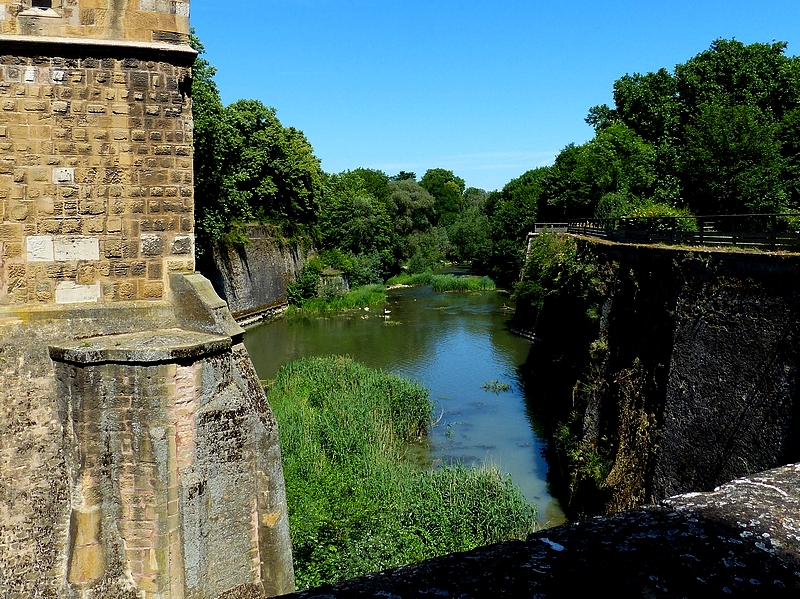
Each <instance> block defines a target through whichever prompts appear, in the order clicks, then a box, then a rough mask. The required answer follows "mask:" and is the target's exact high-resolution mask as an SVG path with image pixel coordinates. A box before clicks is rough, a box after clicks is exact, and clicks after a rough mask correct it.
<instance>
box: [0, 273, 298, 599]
mask: <svg viewBox="0 0 800 599" xmlns="http://www.w3.org/2000/svg"><path fill="white" fill-rule="evenodd" d="M173 279H176V277H173ZM173 286H174V287H175V288H176V289H180V296H179V297H180V298H183V303H182V304H181V303H178V304H177V305H172V304H168V303H166V302H156V303H153V302H138V303H129V304H127V305H119V304H117V305H111V306H108V307H96V308H88V309H87V308H82V309H81V308H77V307H76V308H74V309H72V310H67V311H59V310H58V309H57V308H55V307H40V308H30V307H25V308H19V310H18V311H17V312H16V313H12V312H11V311H9V310H6V312H5V318H4V319H3V320H2V322H0V409H2V418H0V438H2V444H1V445H0V460H1V461H0V595H2V596H8V597H15V596H16V597H34V596H53V597H65V598H73V597H75V598H77V597H81V598H82V597H87V598H88V597H92V598H105V597H131V598H133V597H136V598H141V597H147V598H151V597H152V598H156V597H158V598H167V597H169V598H179V597H208V598H216V597H218V596H222V595H225V593H228V592H231V591H232V590H234V589H249V591H248V592H258V593H266V594H269V595H272V594H279V593H282V592H287V591H290V590H292V588H293V574H292V564H291V543H290V539H289V532H288V520H287V516H286V514H287V511H286V503H285V493H284V489H283V476H282V472H281V464H280V449H279V445H278V438H277V426H276V424H275V421H274V418H273V416H272V414H271V411H270V409H269V405H268V403H267V400H266V397H265V395H264V392H263V390H262V389H261V387H260V384H259V381H258V376H257V374H256V373H255V370H254V369H253V366H252V363H251V362H250V358H249V356H248V355H247V352H246V350H245V349H244V346H243V345H242V344H241V341H240V336H241V333H242V331H241V329H239V328H238V327H237V326H236V324H235V323H234V321H233V319H232V318H231V316H230V313H229V312H227V309H226V308H225V305H224V302H221V300H219V298H218V297H216V296H215V295H213V291H211V292H210V293H209V290H210V289H211V286H210V284H209V283H208V281H205V280H204V279H202V277H200V276H199V275H189V276H188V277H183V276H182V275H181V276H179V277H177V280H175V281H174V283H173ZM208 300H210V301H208ZM154 327H158V330H152V329H153V328H154ZM190 329H191V330H190ZM192 330H193V331H196V332H192ZM231 336H233V339H232V337H231ZM48 347H50V350H49V352H48ZM51 356H52V359H51ZM243 592H244V591H243Z"/></svg>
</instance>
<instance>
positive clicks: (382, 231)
mask: <svg viewBox="0 0 800 599" xmlns="http://www.w3.org/2000/svg"><path fill="white" fill-rule="evenodd" d="M193 41H194V43H195V45H196V47H198V48H199V49H200V50H202V46H201V45H200V44H199V42H198V41H197V40H196V39H193ZM785 50H786V44H785V43H783V42H773V43H771V44H749V45H746V44H743V43H741V42H739V41H736V40H722V39H720V40H716V41H715V42H713V43H712V44H711V46H710V48H708V49H707V50H704V51H702V52H700V53H699V54H697V55H696V56H694V57H693V58H690V59H689V60H687V61H686V62H685V63H682V64H678V65H677V66H676V67H675V68H674V69H673V70H672V71H668V70H667V69H665V68H662V69H658V70H656V71H654V72H650V73H646V74H639V73H634V74H632V75H631V74H627V75H624V76H622V77H620V78H619V79H618V80H617V81H615V82H614V84H613V97H614V103H613V106H607V105H601V106H595V107H592V108H590V109H589V113H588V116H587V118H586V121H587V122H588V123H589V124H591V125H592V126H593V127H594V129H595V135H594V137H593V138H592V139H590V140H589V141H587V142H586V143H583V144H580V145H576V144H569V145H567V146H566V147H565V148H564V149H563V150H562V151H561V152H560V153H559V154H558V156H557V157H556V159H555V161H554V164H553V165H552V166H549V167H540V168H535V169H533V170H530V171H528V172H526V173H524V174H522V175H521V176H520V177H518V178H516V179H514V180H512V181H510V182H509V183H508V184H507V185H506V186H505V187H503V189H502V190H501V191H494V192H490V193H487V192H485V191H484V190H481V189H476V188H469V189H466V184H465V181H464V180H463V179H462V178H461V177H459V176H457V175H456V174H455V173H454V172H453V171H451V170H447V169H444V168H431V169H428V170H427V171H426V172H425V174H424V175H423V176H422V178H421V179H420V180H419V182H417V175H416V174H415V173H413V172H408V171H400V172H398V173H397V174H395V175H391V176H390V175H388V174H386V173H384V172H382V171H380V170H376V169H370V168H357V169H355V170H352V171H345V172H343V173H339V174H333V175H326V174H324V173H322V171H321V169H320V163H319V161H318V160H317V158H316V157H315V156H314V154H313V150H312V148H311V145H310V144H309V143H308V141H307V140H306V138H305V137H304V136H303V134H302V132H300V131H298V130H297V129H294V128H292V127H288V128H287V127H283V126H282V125H281V123H280V121H278V119H277V116H276V114H275V111H274V109H271V108H268V107H266V106H264V105H263V104H261V103H260V102H258V101H254V100H241V101H239V102H235V103H234V104H231V105H230V106H223V104H222V102H221V101H220V97H219V92H218V91H217V88H216V86H215V84H214V80H213V77H214V72H215V71H214V68H213V67H212V66H211V65H210V64H208V62H207V61H205V60H204V59H203V58H202V56H201V57H199V58H198V60H197V63H196V65H195V69H194V81H193V94H194V122H195V176H196V207H197V208H196V215H197V230H198V233H199V237H200V243H201V247H202V243H203V241H202V240H203V238H207V239H214V238H218V237H219V236H220V235H221V234H223V233H225V232H226V231H228V230H230V229H231V227H235V223H236V222H237V221H247V220H252V219H259V220H264V221H269V222H273V223H277V224H280V225H281V226H282V227H283V228H284V230H288V231H292V232H295V231H297V230H305V231H307V232H308V233H309V234H310V235H311V236H312V237H313V240H314V241H315V243H316V244H317V245H318V247H319V248H320V249H321V250H323V254H324V256H326V258H325V259H326V260H328V262H329V263H330V264H331V265H336V266H337V267H339V268H343V269H345V270H348V272H351V274H352V276H354V277H356V278H357V279H359V280H369V281H372V280H375V279H376V277H378V276H379V274H381V276H382V275H383V274H386V273H390V272H393V271H396V270H397V269H398V268H399V267H400V265H401V264H405V265H406V266H407V267H408V268H409V269H411V270H423V269H427V268H432V267H435V266H436V265H437V264H440V263H441V261H443V260H448V259H451V260H458V261H462V262H471V263H472V264H473V267H475V268H476V269H478V270H484V271H488V272H490V273H491V274H492V275H493V276H495V277H497V278H498V279H499V280H500V281H501V282H506V283H508V282H511V281H513V280H515V279H516V278H517V276H518V274H519V272H520V268H521V266H522V252H523V245H524V239H525V236H526V234H527V233H528V231H530V230H531V229H532V228H533V226H534V223H535V222H536V221H537V220H540V221H558V220H562V219H569V218H576V217H580V218H583V217H592V216H599V217H620V216H642V215H644V216H653V215H657V216H660V215H676V214H686V213H687V212H692V213H695V214H714V213H742V212H769V211H785V210H798V209H799V208H800V60H799V59H797V58H795V57H789V56H786V54H785ZM356 273H360V274H356Z"/></svg>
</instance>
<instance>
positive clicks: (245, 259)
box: [200, 225, 306, 320]
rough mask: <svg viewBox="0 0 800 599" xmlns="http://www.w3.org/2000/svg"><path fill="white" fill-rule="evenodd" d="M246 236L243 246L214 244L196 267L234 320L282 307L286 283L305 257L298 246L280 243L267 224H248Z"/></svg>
mask: <svg viewBox="0 0 800 599" xmlns="http://www.w3.org/2000/svg"><path fill="white" fill-rule="evenodd" d="M247 237H248V239H249V240H250V243H247V244H244V245H218V246H216V247H215V248H214V249H213V251H212V255H211V256H210V257H209V258H207V259H206V260H205V261H204V263H203V264H202V265H201V266H200V268H201V270H202V271H203V274H205V275H206V276H207V277H208V278H209V279H210V280H211V281H212V283H213V284H214V288H215V289H216V290H217V292H218V293H219V294H220V295H221V296H222V297H223V298H225V300H226V301H227V302H228V306H230V310H231V312H232V313H233V315H234V317H236V318H237V320H247V319H248V318H257V317H258V316H259V315H261V314H264V313H269V312H270V311H272V310H274V309H276V308H279V307H281V306H284V305H285V304H286V286H287V285H288V284H289V283H291V282H292V281H294V280H295V278H296V275H297V274H298V273H299V272H300V270H301V269H302V268H303V264H304V263H305V258H306V253H305V251H304V249H303V248H302V247H301V246H300V245H288V244H285V243H282V242H281V241H280V240H279V239H278V238H277V237H276V236H275V235H274V234H273V233H272V231H271V229H270V228H269V227H267V226H264V225H250V226H248V227H247Z"/></svg>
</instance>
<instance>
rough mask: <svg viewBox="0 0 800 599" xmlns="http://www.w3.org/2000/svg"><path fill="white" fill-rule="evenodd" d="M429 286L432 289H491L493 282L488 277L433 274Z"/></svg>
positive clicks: (493, 286) (493, 285)
mask: <svg viewBox="0 0 800 599" xmlns="http://www.w3.org/2000/svg"><path fill="white" fill-rule="evenodd" d="M431 287H432V288H433V290H434V291H491V290H492V289H495V284H494V281H492V280H491V279H490V278H489V277H457V276H455V275H433V277H431Z"/></svg>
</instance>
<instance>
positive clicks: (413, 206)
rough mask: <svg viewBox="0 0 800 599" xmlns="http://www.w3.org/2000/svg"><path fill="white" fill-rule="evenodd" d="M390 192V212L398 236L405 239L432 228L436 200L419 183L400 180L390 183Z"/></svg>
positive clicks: (410, 180)
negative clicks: (412, 234) (415, 232)
mask: <svg viewBox="0 0 800 599" xmlns="http://www.w3.org/2000/svg"><path fill="white" fill-rule="evenodd" d="M389 190H390V196H389V212H390V213H391V215H392V218H393V221H394V229H395V231H396V232H397V234H398V235H401V236H403V237H405V236H407V235H410V234H411V233H413V232H414V231H426V230H428V229H429V228H430V227H431V221H432V220H433V216H434V199H433V196H432V195H431V194H429V193H428V192H427V191H425V189H424V188H423V187H422V186H421V185H419V183H417V182H415V181H413V180H412V179H400V180H398V181H392V182H391V183H389Z"/></svg>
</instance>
